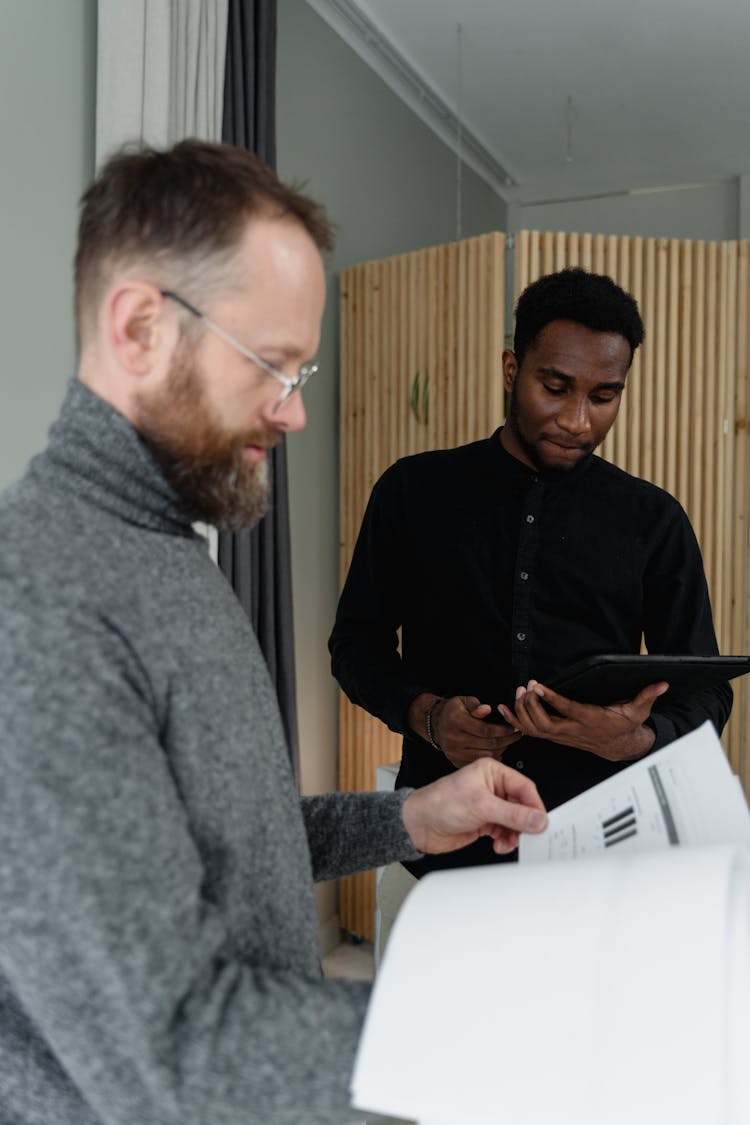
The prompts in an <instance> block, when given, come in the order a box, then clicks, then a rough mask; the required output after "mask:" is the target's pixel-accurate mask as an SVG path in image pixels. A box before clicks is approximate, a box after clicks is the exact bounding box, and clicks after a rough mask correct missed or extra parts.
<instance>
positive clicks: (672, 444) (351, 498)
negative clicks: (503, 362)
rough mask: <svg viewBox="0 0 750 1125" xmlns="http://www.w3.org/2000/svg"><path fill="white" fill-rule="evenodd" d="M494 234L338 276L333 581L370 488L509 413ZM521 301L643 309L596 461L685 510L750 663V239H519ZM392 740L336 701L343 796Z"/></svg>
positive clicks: (367, 785)
mask: <svg viewBox="0 0 750 1125" xmlns="http://www.w3.org/2000/svg"><path fill="white" fill-rule="evenodd" d="M505 241H506V240H505V236H504V235H502V234H499V233H492V234H488V235H483V236H481V237H480V238H474V239H467V240H466V241H464V242H454V243H449V244H448V245H445V246H438V247H433V248H430V249H428V250H422V251H418V252H415V253H412V254H402V255H399V256H397V257H394V258H388V259H385V260H383V261H376V262H367V263H365V264H363V265H358V266H353V267H351V268H350V269H348V270H346V271H344V272H343V273H342V276H341V400H340V402H341V417H340V432H341V470H340V471H341V515H340V535H341V541H340V568H341V579H342V581H343V578H344V576H345V574H346V571H347V569H348V566H349V561H350V558H351V552H352V550H353V547H354V541H355V539H356V535H357V532H358V530H359V525H360V521H361V518H362V514H363V512H364V508H365V504H366V502H367V499H368V497H369V494H370V490H371V488H372V486H373V484H374V483H375V481H376V479H377V478H378V476H379V475H380V474H381V473H382V472H383V470H384V469H385V468H387V466H388V465H390V464H392V463H393V461H395V460H396V459H397V458H398V457H403V456H405V455H406V454H409V453H416V452H419V451H420V450H423V449H432V448H439V447H442V446H450V445H458V444H461V443H463V442H467V441H472V440H474V439H475V438H479V437H484V436H486V434H488V433H489V432H490V431H491V429H492V428H493V427H494V426H495V425H497V424H499V422H500V421H501V420H502V414H503V407H502V402H503V394H502V379H501V370H500V357H501V353H502V349H503V346H504V321H505V315H504V311H505V310H504V288H505V287H504V279H505V266H506V250H505ZM513 252H514V286H513V288H514V293H515V295H516V296H517V295H518V294H519V293H520V292H521V291H522V289H523V288H525V286H526V285H527V284H528V283H529V282H531V281H533V280H535V279H536V278H537V277H539V276H541V275H542V274H544V273H550V272H552V271H554V270H557V269H562V268H564V267H565V266H568V265H581V266H583V267H584V268H585V269H589V270H594V271H596V272H597V273H606V274H609V275H610V276H611V277H613V278H614V279H615V280H616V281H617V282H618V283H619V284H620V285H622V286H623V287H624V288H625V289H627V290H629V291H630V292H632V293H633V295H634V296H635V297H636V299H637V301H638V303H639V306H640V309H641V313H642V315H643V319H644V322H645V325H646V341H645V344H644V346H643V348H642V349H640V351H639V354H638V355H637V357H636V360H635V362H634V365H633V370H632V371H631V373H630V375H629V376H628V384H629V385H628V388H627V391H626V394H625V399H624V401H623V406H622V408H621V411H620V416H619V418H618V421H617V423H616V425H615V426H614V427H613V429H612V432H611V434H610V435H609V436H608V438H607V440H606V441H605V443H604V445H603V446H602V449H601V450H600V453H601V454H602V455H603V456H604V457H606V458H607V459H608V460H611V461H613V462H614V463H616V464H617V465H619V466H621V467H622V468H624V469H626V470H627V471H628V472H631V473H634V474H635V475H637V476H641V477H645V478H646V479H648V480H652V481H653V482H654V483H656V484H658V485H661V486H662V487H663V488H666V489H667V490H668V491H669V492H672V493H673V494H674V495H675V496H677V498H678V499H679V500H680V502H681V503H682V504H683V506H684V507H685V509H686V511H687V512H688V514H689V516H690V518H691V520H692V523H693V526H694V528H695V531H696V534H697V536H698V539H699V542H700V544H701V548H702V550H703V555H704V560H705V565H706V574H707V577H708V582H709V587H710V589H711V597H712V603H713V607H714V617H715V620H716V627H717V634H718V638H719V646H720V649H721V651H722V652H725V653H732V652H737V653H746V652H749V651H750V527H749V525H750V519H749V511H748V510H749V508H750V452H749V451H748V442H749V441H750V437H749V436H748V409H749V402H750V371H749V365H750V264H749V263H750V242H721V243H720V242H686V241H677V240H667V239H646V238H620V237H614V236H603V235H590V234H581V235H577V234H563V233H540V232H538V231H522V232H520V233H519V234H518V235H516V236H515V238H514V251H513ZM749 734H750V684H748V682H747V680H742V681H737V682H736V684H735V705H734V710H733V714H732V718H731V720H730V723H729V725H728V726H727V730H726V732H725V735H724V740H723V741H724V744H725V746H726V748H727V751H728V753H729V756H730V760H731V762H732V765H733V768H734V769H735V770H736V771H737V772H738V773H739V774H740V776H741V777H742V779H743V782H744V785H745V788H746V790H747V791H748V793H749V794H750V745H748V743H749V742H750V738H749V737H748V736H749ZM399 753H400V739H399V738H398V737H397V736H395V735H393V734H391V733H390V732H389V731H388V730H387V729H386V728H385V727H384V726H383V724H381V723H380V722H379V721H378V720H376V719H373V718H372V717H371V716H369V715H367V714H366V713H365V712H364V711H362V710H360V709H359V708H356V707H353V706H352V705H351V704H350V703H349V702H348V700H346V699H345V698H344V697H343V695H342V697H341V710H340V739H339V763H340V764H339V784H340V787H341V788H342V789H371V788H373V786H374V784H375V770H376V768H377V766H378V765H380V764H382V763H385V762H389V761H394V760H397V759H398V757H399ZM339 913H340V918H341V924H342V926H344V928H345V929H347V930H349V931H351V932H352V933H356V934H361V935H363V936H365V937H371V936H372V931H373V918H374V882H373V878H372V876H371V875H363V876H356V877H354V878H351V879H347V880H344V881H343V882H342V884H341V888H340V902H339Z"/></svg>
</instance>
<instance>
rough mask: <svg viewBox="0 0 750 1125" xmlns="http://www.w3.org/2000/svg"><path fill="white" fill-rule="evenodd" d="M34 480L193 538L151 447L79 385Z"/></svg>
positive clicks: (36, 462) (34, 469) (34, 468)
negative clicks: (43, 480) (152, 454)
mask: <svg viewBox="0 0 750 1125" xmlns="http://www.w3.org/2000/svg"><path fill="white" fill-rule="evenodd" d="M30 471H31V473H32V474H33V475H36V476H37V477H39V478H43V479H45V482H46V483H47V484H48V485H49V486H50V487H54V488H57V489H62V490H64V491H71V492H75V494H76V495H77V496H78V497H79V498H81V499H83V500H85V501H88V502H89V503H91V504H93V505H95V506H96V507H97V508H100V509H103V510H104V511H108V512H112V513H113V514H114V515H117V516H119V517H120V518H122V519H124V520H126V521H127V522H128V523H132V524H136V525H138V526H141V527H147V528H150V529H151V530H153V531H163V532H167V533H169V534H172V535H187V536H191V535H193V534H194V532H193V530H192V525H191V523H190V521H189V520H188V519H187V517H186V516H185V515H184V514H183V512H182V511H181V508H180V504H179V500H178V498H177V495H176V493H175V492H174V490H173V489H172V488H171V486H170V485H169V484H168V483H167V481H166V480H165V479H164V477H163V476H162V474H161V471H160V469H159V467H158V465H157V464H156V462H155V461H154V459H153V457H152V456H151V454H150V452H149V450H148V447H147V446H146V445H145V443H144V442H143V441H142V439H141V438H140V437H139V435H138V433H137V431H136V430H135V429H134V427H133V426H132V424H131V423H130V422H129V421H128V420H127V418H125V417H124V415H122V414H120V413H119V411H117V410H115V408H114V407H113V406H110V405H109V403H107V402H105V401H104V400H103V399H101V398H99V396H98V395H96V394H94V393H93V391H90V390H89V389H88V387H85V386H84V385H83V383H81V382H79V381H78V380H77V379H73V380H71V381H70V383H69V384H68V387H67V391H66V394H65V398H64V399H63V404H62V408H61V410H60V414H59V416H58V418H57V421H56V422H55V423H54V424H53V425H52V427H51V429H50V432H49V441H48V444H47V449H46V450H45V452H44V453H41V454H39V456H37V457H35V458H34V459H33V461H32V462H31V467H30Z"/></svg>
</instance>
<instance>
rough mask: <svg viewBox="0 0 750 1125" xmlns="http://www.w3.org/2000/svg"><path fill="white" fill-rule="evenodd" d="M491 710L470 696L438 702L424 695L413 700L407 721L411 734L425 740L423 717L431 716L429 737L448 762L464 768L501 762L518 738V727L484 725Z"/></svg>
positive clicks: (519, 734)
mask: <svg viewBox="0 0 750 1125" xmlns="http://www.w3.org/2000/svg"><path fill="white" fill-rule="evenodd" d="M491 710H492V708H491V707H490V705H489V703H480V702H479V700H478V699H477V698H476V697H475V696H473V695H454V696H452V697H451V698H450V699H441V698H440V696H437V695H429V694H427V693H426V692H425V693H424V694H422V695H418V696H417V697H416V699H413V700H412V702H411V703H410V705H409V710H408V711H407V715H406V721H407V723H408V724H409V726H410V727H411V729H412V730H414V731H416V733H417V734H418V735H419V736H420V738H427V730H426V715H427V712H428V711H429V712H430V722H431V725H432V737H433V739H434V741H435V742H436V743H437V745H438V746H439V747H440V749H441V750H442V752H443V753H444V754H445V756H446V758H447V759H448V761H449V762H450V763H451V764H452V765H454V766H456V767H457V768H458V767H460V766H465V765H467V764H468V763H469V762H473V761H475V760H476V759H477V758H497V759H499V758H500V755H501V754H502V752H503V750H505V749H506V747H508V746H510V744H511V743H512V742H516V741H517V740H518V739H519V738H520V737H521V732H520V731H519V730H518V725H519V724H518V723H516V722H513V723H512V724H506V723H485V722H483V721H482V720H483V719H484V718H485V716H486V715H489V713H490V711H491Z"/></svg>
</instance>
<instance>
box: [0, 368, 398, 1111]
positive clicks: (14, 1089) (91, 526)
mask: <svg viewBox="0 0 750 1125" xmlns="http://www.w3.org/2000/svg"><path fill="white" fill-rule="evenodd" d="M0 621H1V622H2V624H1V627H0V1125H104V1123H106V1125H167V1123H169V1125H193V1123H194V1125H199V1123H200V1125H209V1123H210V1125H230V1123H231V1125H239V1123H243V1125H251V1123H258V1125H260V1123H262V1125H275V1123H279V1125H282V1123H292V1122H294V1123H297V1122H305V1123H306V1125H314V1123H318V1122H330V1121H340V1120H343V1119H346V1118H348V1117H351V1113H349V1112H348V1111H347V1107H348V1095H347V1087H348V1080H349V1075H350V1072H351V1067H352V1062H353V1056H354V1051H355V1047H356V1042H357V1038H358V1034H359V1031H360V1027H361V1023H362V1019H363V1016H364V1011H365V1007H366V1003H367V999H368V987H367V986H366V985H364V984H358V983H352V982H331V981H323V980H322V979H321V976H320V966H319V953H318V944H317V926H316V918H315V910H314V905H313V894H312V884H313V880H320V879H332V878H336V877H338V876H341V875H344V874H347V873H350V872H353V871H356V870H361V869H363V868H365V867H369V866H373V865H375V864H378V863H384V862H390V861H391V860H394V859H396V858H413V857H414V856H416V854H417V853H415V852H414V850H413V848H412V847H411V844H410V841H409V839H408V837H407V835H406V833H405V831H404V828H403V823H402V820H401V815H400V810H401V802H402V795H399V794H333V795H329V796H325V797H312V798H303V799H302V800H300V799H299V798H298V797H297V795H296V793H295V788H294V784H293V779H292V777H291V774H290V768H289V760H288V756H287V750H286V747H285V745H284V738H283V734H282V728H281V723H280V719H279V715H278V710H277V705H276V701H275V696H274V692H273V689H272V687H271V685H270V682H269V679H268V676H267V672H266V668H265V666H264V663H263V660H262V657H261V655H260V652H259V649H258V646H257V643H256V640H255V637H254V635H253V633H252V630H251V628H250V626H249V624H248V621H247V619H246V616H245V614H244V613H243V611H242V610H241V608H240V607H239V604H238V603H237V601H236V599H235V596H234V594H233V593H232V591H231V589H230V588H229V586H228V584H227V583H226V581H225V579H224V577H223V576H222V574H221V573H220V572H219V571H218V570H217V568H216V567H215V566H214V565H213V563H212V562H211V560H210V559H209V557H208V554H207V552H206V548H205V545H204V542H203V540H202V539H201V538H199V537H198V536H196V535H195V534H194V533H193V531H192V529H191V527H190V525H189V524H188V522H187V521H186V520H185V518H184V517H183V516H182V515H181V514H180V511H179V508H178V506H177V504H176V501H175V497H174V494H173V493H172V492H171V490H170V488H169V486H168V485H167V484H166V482H165V481H164V479H163V477H162V476H161V475H160V473H159V471H158V469H157V468H156V466H155V464H154V462H153V461H152V459H151V457H150V456H149V454H148V452H147V450H146V449H145V447H144V446H143V444H142V443H141V441H140V439H139V438H138V436H137V434H136V432H135V431H134V430H133V428H132V427H131V426H130V424H129V423H128V422H127V421H126V420H125V419H124V418H123V417H122V416H121V415H120V414H118V413H117V412H116V411H115V410H113V409H112V408H111V407H109V406H108V405H106V404H105V403H104V402H102V401H101V400H100V399H99V398H97V397H96V396H95V395H93V394H92V393H91V392H90V391H88V390H87V389H86V388H85V387H83V386H82V385H81V384H80V383H77V382H74V383H72V384H71V385H70V387H69V389H68V393H67V396H66V399H65V403H64V405H63V408H62V412H61V415H60V418H59V419H58V421H57V422H56V424H55V425H54V426H53V428H52V430H51V433H50V441H49V446H48V448H47V450H46V451H45V452H44V453H43V454H41V455H40V456H38V457H36V458H35V459H34V460H33V461H32V462H31V465H30V467H29V470H28V472H27V474H26V476H25V477H24V478H23V479H22V480H21V481H20V483H19V484H17V485H16V486H15V487H14V488H13V489H11V490H10V491H9V492H7V493H6V494H5V495H4V496H3V497H2V499H1V500H0Z"/></svg>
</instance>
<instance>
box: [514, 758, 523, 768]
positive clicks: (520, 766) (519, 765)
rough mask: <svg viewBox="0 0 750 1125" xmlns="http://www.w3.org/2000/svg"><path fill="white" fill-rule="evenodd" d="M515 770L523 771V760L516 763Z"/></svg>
mask: <svg viewBox="0 0 750 1125" xmlns="http://www.w3.org/2000/svg"><path fill="white" fill-rule="evenodd" d="M516 769H517V770H522V769H523V759H521V761H520V762H516Z"/></svg>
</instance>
